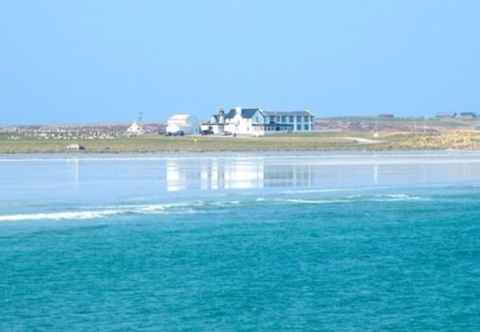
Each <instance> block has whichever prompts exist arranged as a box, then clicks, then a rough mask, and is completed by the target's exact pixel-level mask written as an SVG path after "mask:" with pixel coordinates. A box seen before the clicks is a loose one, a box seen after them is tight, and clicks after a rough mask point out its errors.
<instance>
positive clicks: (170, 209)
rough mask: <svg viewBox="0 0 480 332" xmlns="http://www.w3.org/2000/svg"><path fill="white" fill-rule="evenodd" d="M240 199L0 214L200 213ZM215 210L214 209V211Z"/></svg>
mask: <svg viewBox="0 0 480 332" xmlns="http://www.w3.org/2000/svg"><path fill="white" fill-rule="evenodd" d="M238 204H240V201H226V202H213V203H207V202H204V201H193V202H184V203H165V204H142V205H120V206H106V207H99V208H96V209H86V210H82V211H61V212H41V213H20V214H10V215H0V222H2V221H35V220H93V219H100V218H107V217H111V216H115V215H130V214H133V215H159V214H198V213H203V212H204V211H202V210H201V208H205V207H209V206H212V207H219V206H225V207H227V206H236V205H238ZM212 212H214V211H212Z"/></svg>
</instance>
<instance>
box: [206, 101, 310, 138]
mask: <svg viewBox="0 0 480 332" xmlns="http://www.w3.org/2000/svg"><path fill="white" fill-rule="evenodd" d="M314 121H315V117H314V116H313V115H312V113H310V112H309V111H307V110H304V111H293V112H271V111H264V110H262V109H261V108H241V107H235V108H233V109H231V110H230V111H229V112H228V113H225V112H224V111H223V110H220V111H219V112H218V114H215V115H213V116H212V118H211V120H210V122H208V123H206V124H204V126H205V127H207V128H209V129H210V130H211V132H212V133H214V134H231V135H250V136H264V135H268V134H275V133H289V132H293V133H297V132H310V131H312V130H313V123H314Z"/></svg>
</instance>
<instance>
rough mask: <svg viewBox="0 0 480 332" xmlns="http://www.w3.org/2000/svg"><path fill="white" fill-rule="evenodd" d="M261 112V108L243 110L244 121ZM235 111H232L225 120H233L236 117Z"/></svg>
mask: <svg viewBox="0 0 480 332" xmlns="http://www.w3.org/2000/svg"><path fill="white" fill-rule="evenodd" d="M258 111H260V109H259V108H242V118H244V119H251V118H252V117H253V116H254V115H255V113H257V112H258ZM235 113H236V111H235V109H234V108H233V109H231V110H230V111H229V112H228V113H227V114H226V115H225V119H232V118H233V117H234V116H235Z"/></svg>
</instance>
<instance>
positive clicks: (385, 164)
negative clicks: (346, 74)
mask: <svg viewBox="0 0 480 332" xmlns="http://www.w3.org/2000/svg"><path fill="white" fill-rule="evenodd" d="M479 174H480V167H477V166H476V164H468V163H451V162H450V163H438V164H437V163H428V162H418V163H417V162H405V161H403V162H398V163H394V162H392V161H390V160H386V161H385V160H383V161H382V160H379V161H378V160H372V161H371V163H365V162H363V161H361V162H356V163H349V162H344V161H340V162H338V163H335V162H330V161H328V160H327V161H325V160H315V159H299V160H296V159H275V158H268V157H260V158H248V157H239V158H205V159H199V160H192V159H186V158H185V159H183V158H178V159H176V158H171V159H168V160H167V161H166V188H167V190H168V191H182V190H192V189H193V190H202V191H216V190H234V189H238V190H246V189H263V188H265V189H268V188H296V187H297V188H315V189H317V188H321V189H354V188H357V187H359V186H360V187H361V186H368V187H370V186H389V185H399V184H400V185H404V184H427V183H441V182H448V181H450V180H452V181H453V180H455V181H457V182H458V181H460V180H461V179H465V181H466V180H470V179H472V178H474V179H475V178H479V177H480V175H479Z"/></svg>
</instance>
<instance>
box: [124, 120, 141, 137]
mask: <svg viewBox="0 0 480 332" xmlns="http://www.w3.org/2000/svg"><path fill="white" fill-rule="evenodd" d="M143 134H145V129H143V126H142V125H141V124H140V123H139V122H136V121H135V122H134V123H132V124H131V125H130V127H128V129H127V135H128V136H140V135H143Z"/></svg>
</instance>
